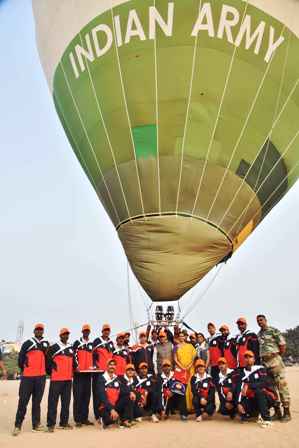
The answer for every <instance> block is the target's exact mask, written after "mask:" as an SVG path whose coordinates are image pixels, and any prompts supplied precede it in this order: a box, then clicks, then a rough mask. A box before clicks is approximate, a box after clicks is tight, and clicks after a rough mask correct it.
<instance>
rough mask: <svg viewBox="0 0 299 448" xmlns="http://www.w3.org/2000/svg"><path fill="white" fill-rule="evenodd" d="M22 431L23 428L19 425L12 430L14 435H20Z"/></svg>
mask: <svg viewBox="0 0 299 448" xmlns="http://www.w3.org/2000/svg"><path fill="white" fill-rule="evenodd" d="M20 432H21V428H18V427H17V426H15V427H14V430H13V432H12V435H13V436H14V437H16V436H18V435H19V434H20Z"/></svg>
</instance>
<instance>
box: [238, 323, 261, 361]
mask: <svg viewBox="0 0 299 448" xmlns="http://www.w3.org/2000/svg"><path fill="white" fill-rule="evenodd" d="M237 326H238V329H239V334H238V335H237V336H236V350H237V362H238V367H241V368H243V367H245V364H246V363H245V359H244V353H245V352H246V351H247V350H250V351H252V352H253V353H254V357H255V359H256V362H257V363H259V362H260V353H259V352H260V348H259V341H258V337H257V335H256V334H255V333H254V332H253V331H250V330H248V329H247V321H246V319H245V317H239V319H238V320H237Z"/></svg>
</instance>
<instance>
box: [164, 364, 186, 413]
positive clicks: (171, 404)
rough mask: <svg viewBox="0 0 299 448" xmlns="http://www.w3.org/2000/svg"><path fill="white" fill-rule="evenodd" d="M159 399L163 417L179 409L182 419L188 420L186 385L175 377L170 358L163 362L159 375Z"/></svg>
mask: <svg viewBox="0 0 299 448" xmlns="http://www.w3.org/2000/svg"><path fill="white" fill-rule="evenodd" d="M157 400H158V401H157V403H158V406H157V408H158V410H159V413H160V414H161V417H162V418H168V417H169V414H170V412H171V411H174V410H176V409H178V410H179V412H180V417H181V420H182V421H186V420H187V418H188V411H187V404H186V385H185V384H183V383H182V382H180V381H179V380H176V379H175V376H174V372H173V370H172V361H170V360H168V359H164V361H163V362H162V372H161V374H159V375H158V377H157Z"/></svg>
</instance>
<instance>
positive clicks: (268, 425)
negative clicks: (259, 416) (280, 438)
mask: <svg viewBox="0 0 299 448" xmlns="http://www.w3.org/2000/svg"><path fill="white" fill-rule="evenodd" d="M259 425H260V427H261V428H271V426H273V423H272V422H271V421H270V420H261V421H260V422H259Z"/></svg>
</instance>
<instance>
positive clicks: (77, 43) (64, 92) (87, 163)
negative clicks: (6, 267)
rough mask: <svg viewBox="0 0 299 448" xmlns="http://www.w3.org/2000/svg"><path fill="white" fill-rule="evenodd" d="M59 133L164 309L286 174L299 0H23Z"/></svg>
mask: <svg viewBox="0 0 299 448" xmlns="http://www.w3.org/2000/svg"><path fill="white" fill-rule="evenodd" d="M33 9H34V15H35V19H36V32H37V41H38V47H39V52H40V57H41V61H42V64H43V67H44V70H45V73H46V76H47V79H48V82H49V86H50V89H51V92H52V94H53V98H54V101H55V105H56V109H57V112H58V114H59V116H60V119H61V122H62V124H63V126H64V129H65V132H66V134H67V136H68V139H69V141H70V143H71V145H72V148H73V150H74V152H75V154H76V156H77V157H78V159H79V161H80V163H81V165H82V167H83V169H84V170H85V172H86V174H87V176H88V177H89V179H90V181H91V183H92V185H93V187H94V189H95V191H96V193H97V195H98V197H99V199H100V200H101V202H102V204H103V206H104V207H105V209H106V211H107V213H108V214H109V216H110V218H111V220H112V222H113V224H114V225H115V227H116V229H117V231H118V234H119V237H120V240H121V242H122V244H123V247H124V249H125V252H126V254H127V256H128V259H129V262H130V264H131V267H132V269H133V271H134V273H135V274H136V276H137V278H138V280H139V281H140V283H141V285H142V286H143V287H144V289H145V290H146V292H147V293H148V294H149V296H150V297H151V298H152V300H157V301H161V300H176V299H178V298H180V297H181V296H182V295H183V294H184V293H185V292H186V291H188V289H190V288H191V287H192V286H194V285H195V284H196V283H197V282H198V281H199V280H200V279H201V278H202V277H203V276H204V275H205V274H206V273H207V272H208V271H209V270H210V269H211V268H213V267H214V266H215V265H216V264H217V263H219V262H220V261H221V260H223V259H225V257H227V256H228V255H229V254H230V253H232V252H233V251H234V250H235V249H236V248H237V247H238V246H239V245H240V244H241V243H242V242H243V241H244V239H245V238H246V237H247V236H248V235H249V234H250V233H251V232H252V231H253V230H254V228H255V227H256V226H257V225H258V223H259V222H260V221H261V220H262V219H263V218H264V217H265V216H266V214H267V213H268V212H269V211H270V210H271V208H272V207H273V206H274V205H275V204H276V203H277V202H278V201H279V200H280V199H281V198H282V197H283V195H284V194H285V193H286V192H287V190H288V189H289V188H290V187H291V186H292V185H293V183H294V182H295V181H296V180H297V178H298V173H299V167H298V158H299V157H298V156H299V148H298V145H299V138H298V116H299V81H298V79H299V42H298V34H299V22H298V19H297V18H298V16H299V4H298V2H294V1H293V0H285V1H284V2H281V0H272V1H271V2H269V1H265V0H251V1H248V2H247V1H241V0H229V1H222V0H217V1H215V0H212V1H207V2H204V1H198V0H196V1H195V0H173V1H172V2H168V1H166V0H151V1H149V0H109V1H108V0H102V1H99V0H88V1H86V0H33Z"/></svg>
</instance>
